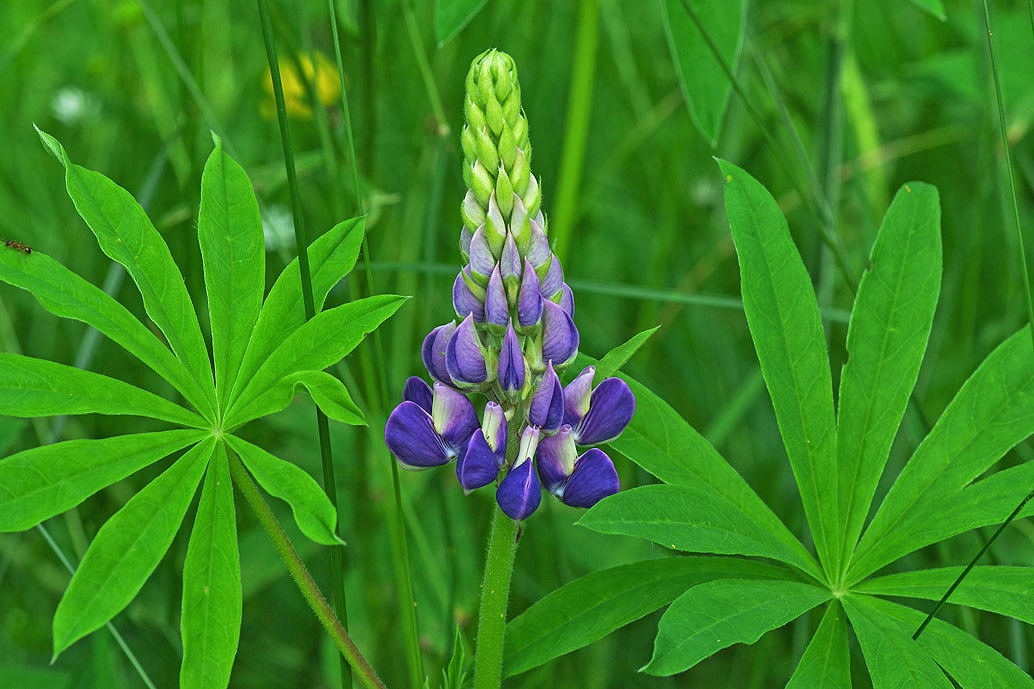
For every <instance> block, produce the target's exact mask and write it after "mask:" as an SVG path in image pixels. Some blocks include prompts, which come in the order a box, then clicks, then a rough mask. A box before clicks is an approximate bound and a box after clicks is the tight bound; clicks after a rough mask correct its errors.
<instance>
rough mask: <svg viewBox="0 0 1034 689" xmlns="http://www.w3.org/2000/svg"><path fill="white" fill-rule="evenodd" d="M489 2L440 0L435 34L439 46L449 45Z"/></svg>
mask: <svg viewBox="0 0 1034 689" xmlns="http://www.w3.org/2000/svg"><path fill="white" fill-rule="evenodd" d="M486 2H488V0H438V2H437V3H435V4H436V5H437V7H436V8H435V13H434V32H435V35H436V36H437V37H438V45H440V46H442V45H445V44H446V43H448V42H449V41H450V40H452V38H453V37H454V36H455V35H456V34H458V33H459V32H460V31H462V30H463V27H464V26H466V25H467V24H469V23H470V20H471V19H473V18H474V15H476V14H477V13H478V12H479V11H480V10H481V8H482V7H484V6H485V3H486Z"/></svg>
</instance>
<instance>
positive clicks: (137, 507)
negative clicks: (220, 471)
mask: <svg viewBox="0 0 1034 689" xmlns="http://www.w3.org/2000/svg"><path fill="white" fill-rule="evenodd" d="M214 447H215V439H214V438H208V439H207V440H205V441H203V442H201V443H199V444H197V445H196V446H194V447H193V448H191V449H190V450H189V451H187V452H186V454H184V455H183V456H182V457H180V458H179V459H178V460H176V462H175V463H174V464H173V465H172V466H171V467H169V468H168V469H167V470H166V471H165V472H164V473H162V475H161V476H159V477H158V478H156V479H155V480H153V481H151V482H150V483H149V484H147V486H146V487H145V488H144V489H143V490H141V491H140V492H139V493H137V494H136V495H134V496H133V497H132V498H131V499H130V500H129V502H127V503H126V504H125V506H124V507H123V508H122V509H120V510H119V511H118V512H116V513H115V515H114V516H113V517H112V518H111V519H109V520H108V521H107V522H106V523H105V524H104V526H102V527H101V529H100V531H98V532H97V536H96V537H95V538H94V539H93V543H91V544H90V547H89V549H87V551H86V555H84V556H83V561H82V562H81V563H79V568H78V569H77V570H76V572H75V575H74V576H73V577H72V581H71V582H70V583H69V584H68V589H67V590H66V591H65V595H64V596H62V597H61V602H60V603H58V606H57V612H55V613H54V657H55V658H56V657H57V656H58V655H60V654H61V652H62V651H64V650H65V649H66V648H68V647H69V646H71V645H72V644H73V643H75V642H76V641H78V640H79V639H81V638H82V637H84V636H86V635H87V634H89V633H90V632H92V631H94V630H95V629H97V628H98V627H100V626H101V625H103V624H104V623H105V622H107V621H108V620H110V619H111V618H112V617H114V616H115V615H117V614H118V613H119V612H121V611H122V609H123V608H125V607H126V606H127V605H128V604H129V602H130V601H131V600H133V598H134V597H135V596H136V594H137V592H138V591H140V587H141V586H143V585H144V582H145V581H146V580H147V578H148V577H149V576H151V572H153V571H154V568H155V567H157V566H158V562H159V561H160V560H161V559H162V556H163V555H165V551H166V550H168V549H169V545H170V544H171V543H172V539H173V537H174V536H175V535H176V532H177V531H178V530H179V527H180V523H181V522H182V521H183V515H184V514H186V512H187V508H188V507H189V506H190V502H191V500H192V499H193V497H194V493H195V491H196V490H197V486H198V483H200V481H201V477H202V476H203V475H204V473H205V467H206V466H207V464H208V460H209V458H210V457H211V455H212V450H213V448H214Z"/></svg>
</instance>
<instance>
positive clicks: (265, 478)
mask: <svg viewBox="0 0 1034 689" xmlns="http://www.w3.org/2000/svg"><path fill="white" fill-rule="evenodd" d="M226 443H227V445H229V446H230V449H232V450H233V451H234V452H236V453H237V454H238V455H239V456H240V458H241V461H242V462H244V466H246V467H247V468H248V471H250V472H251V474H252V475H253V476H254V477H255V480H256V481H258V483H259V485H260V486H262V487H263V488H264V489H265V490H266V492H268V493H269V494H270V495H272V496H274V497H277V498H280V499H281V500H283V501H284V502H286V503H287V504H289V505H290V506H291V511H292V512H294V520H295V522H297V524H298V528H299V529H301V531H302V533H303V534H305V535H306V536H308V537H309V538H311V539H312V540H314V541H316V542H317V543H322V544H324V545H336V544H339V543H340V542H341V541H340V540H339V539H338V537H337V534H336V531H335V528H336V525H337V513H336V512H335V511H334V507H333V505H331V504H330V500H328V499H327V495H326V493H324V492H323V489H321V488H320V487H319V484H317V483H316V481H315V480H314V479H313V478H312V477H311V476H309V474H307V473H306V472H305V471H303V470H302V469H300V468H298V467H297V466H295V465H294V464H291V463H290V462H285V461H284V460H282V459H280V458H279V457H276V456H274V455H272V454H270V453H268V452H266V451H265V450H263V449H262V448H261V447H258V446H257V445H252V444H251V443H249V442H248V441H246V440H241V439H240V438H238V437H236V436H232V435H229V436H226Z"/></svg>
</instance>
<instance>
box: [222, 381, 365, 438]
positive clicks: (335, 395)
mask: <svg viewBox="0 0 1034 689" xmlns="http://www.w3.org/2000/svg"><path fill="white" fill-rule="evenodd" d="M299 386H301V387H304V388H305V389H306V390H307V391H308V392H309V396H310V397H312V399H313V401H314V402H315V403H316V406H317V407H319V408H320V410H321V411H322V412H323V413H324V414H326V415H327V416H328V417H329V418H331V419H334V420H335V421H340V422H342V423H347V424H351V425H353V426H365V425H366V417H365V416H363V412H362V411H361V410H360V409H359V407H357V406H356V404H355V402H353V401H352V396H351V395H350V394H349V392H348V388H346V387H345V384H344V383H342V382H341V381H340V380H338V379H337V378H335V377H334V376H332V375H330V374H329V373H327V372H325V371H297V372H295V373H291V374H289V375H287V376H284V378H282V379H281V380H280V381H279V382H278V383H277V384H276V385H274V386H273V387H271V388H270V389H269V390H267V391H266V392H265V393H263V394H261V395H259V396H258V397H256V398H255V399H254V400H253V401H252V402H251V403H250V404H248V405H247V408H246V409H244V410H242V411H241V412H240V415H239V416H234V417H232V418H233V424H234V425H235V426H236V425H240V424H241V423H245V422H247V421H250V420H251V419H257V418H259V417H262V416H266V415H268V414H275V413H276V412H278V411H281V410H282V409H286V408H287V405H289V404H290V403H291V400H292V399H294V393H295V391H296V390H297V389H298V387H299Z"/></svg>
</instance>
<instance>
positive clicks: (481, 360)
mask: <svg viewBox="0 0 1034 689" xmlns="http://www.w3.org/2000/svg"><path fill="white" fill-rule="evenodd" d="M445 368H446V371H447V372H448V374H449V378H451V379H452V382H453V383H455V384H456V385H457V386H458V387H461V388H469V387H473V386H475V385H477V384H479V383H484V382H485V381H487V380H488V376H489V369H488V366H487V364H486V363H485V348H484V346H483V345H482V344H481V339H480V338H479V337H478V334H477V330H476V329H475V328H474V314H467V317H466V318H464V319H463V322H462V323H460V324H459V325H458V326H456V332H454V333H452V336H451V337H449V341H448V343H446V345H445Z"/></svg>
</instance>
